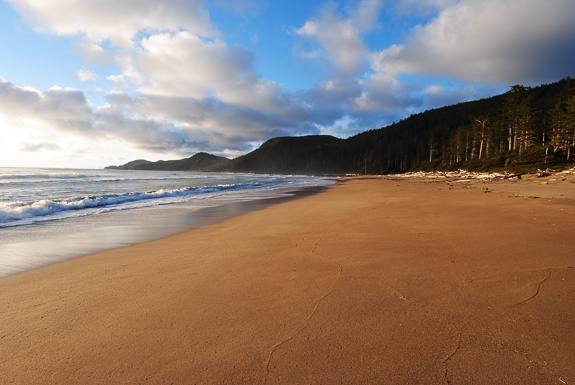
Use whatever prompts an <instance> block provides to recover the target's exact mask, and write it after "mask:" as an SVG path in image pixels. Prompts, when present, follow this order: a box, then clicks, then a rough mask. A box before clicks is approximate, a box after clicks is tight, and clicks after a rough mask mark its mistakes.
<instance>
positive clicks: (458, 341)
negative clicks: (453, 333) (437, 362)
mask: <svg viewBox="0 0 575 385" xmlns="http://www.w3.org/2000/svg"><path fill="white" fill-rule="evenodd" d="M450 325H451V326H453V327H454V328H455V330H457V346H456V347H455V350H454V351H453V352H452V353H451V354H450V355H449V356H447V358H446V359H445V360H444V361H443V365H444V368H445V372H444V373H443V378H444V379H445V383H447V384H451V380H450V379H449V369H447V364H448V362H449V361H450V360H451V359H452V358H453V356H455V355H456V354H457V352H458V351H459V349H460V348H461V331H460V330H459V328H458V327H457V326H455V325H454V324H451V323H450Z"/></svg>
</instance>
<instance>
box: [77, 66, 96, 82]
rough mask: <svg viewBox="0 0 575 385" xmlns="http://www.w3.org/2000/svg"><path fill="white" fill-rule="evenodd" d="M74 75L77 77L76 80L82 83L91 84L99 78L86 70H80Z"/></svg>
mask: <svg viewBox="0 0 575 385" xmlns="http://www.w3.org/2000/svg"><path fill="white" fill-rule="evenodd" d="M76 75H78V79H80V80H81V81H83V82H93V81H94V80H98V79H99V77H98V75H96V74H95V73H94V72H92V71H90V70H87V69H86V68H80V69H79V70H78V71H76Z"/></svg>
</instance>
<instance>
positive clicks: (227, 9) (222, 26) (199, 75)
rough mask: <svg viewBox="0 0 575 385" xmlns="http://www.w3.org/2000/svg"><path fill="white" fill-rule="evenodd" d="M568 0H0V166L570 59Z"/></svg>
mask: <svg viewBox="0 0 575 385" xmlns="http://www.w3.org/2000/svg"><path fill="white" fill-rule="evenodd" d="M573 47H575V2H573V1H572V0H547V1H545V2H542V1H540V0H403V1H387V0H350V1H325V2H324V1H299V0H292V1H287V0H276V1H268V0H243V1H242V0H211V1H202V0H123V1H122V2H118V1H116V0H76V1H73V0H44V1H41V2H39V1H33V0H4V1H2V0H0V49H1V50H2V58H3V59H2V60H0V135H2V138H3V140H2V141H0V167H2V166H4V167H6V166H14V167H18V166H21V167H23V166H25V167H83V168H100V167H104V166H106V165H110V164H122V163H125V162H128V161H130V160H133V159H138V158H144V159H148V160H159V159H179V158H183V157H188V156H191V155H193V154H195V153H196V152H199V151H206V152H210V153H213V154H217V155H223V156H227V157H230V158H233V157H236V156H239V155H242V154H245V153H247V152H249V151H251V150H253V149H254V148H256V147H257V146H259V145H260V144H261V143H262V142H263V141H265V140H267V139H269V138H272V137H275V136H280V135H307V134H330V135H335V136H338V137H342V138H345V137H349V136H351V135H354V134H356V133H358V132H362V131H365V130H370V129H374V128H379V127H382V126H386V125H389V124H391V123H393V122H395V121H398V120H400V119H403V118H406V117H408V116H409V115H411V114H413V113H417V112H420V111H424V110H427V109H431V108H435V107H441V106H443V105H448V104H454V103H458V102H462V101H467V100H473V99H478V98H483V97H489V96H492V95H495V94H498V93H501V92H505V91H506V90H507V89H509V86H511V85H514V84H523V85H526V86H534V85H538V84H541V83H548V82H553V81H557V80H559V79H561V78H564V77H566V76H574V75H575V50H574V49H573Z"/></svg>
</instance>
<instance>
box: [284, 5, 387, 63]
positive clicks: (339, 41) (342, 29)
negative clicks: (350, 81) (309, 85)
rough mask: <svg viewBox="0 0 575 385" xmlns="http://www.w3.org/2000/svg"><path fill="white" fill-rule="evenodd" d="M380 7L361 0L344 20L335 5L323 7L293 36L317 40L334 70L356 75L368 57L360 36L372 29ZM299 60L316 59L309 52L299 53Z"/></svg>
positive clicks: (314, 53)
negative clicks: (304, 58)
mask: <svg viewBox="0 0 575 385" xmlns="http://www.w3.org/2000/svg"><path fill="white" fill-rule="evenodd" d="M381 6H382V5H381V2H380V1H379V0H363V1H361V2H360V3H358V5H357V7H356V8H354V9H351V10H349V11H348V14H347V17H344V16H342V15H341V14H340V13H338V5H337V3H327V4H326V5H324V6H323V8H322V9H321V11H320V14H319V17H317V18H315V19H312V20H308V21H307V22H306V23H305V24H304V25H303V26H302V27H301V28H299V29H297V30H295V34H297V35H299V36H302V37H305V38H308V39H312V40H317V42H318V43H319V45H320V46H321V47H322V48H323V50H324V51H325V55H326V57H327V58H328V59H329V60H330V62H332V63H333V64H334V66H335V67H336V68H337V69H338V70H340V71H344V72H347V73H356V72H358V71H360V70H362V69H363V68H364V67H365V64H366V59H367V55H368V54H369V50H368V49H367V48H366V46H365V45H364V43H363V41H362V39H361V35H362V34H363V33H365V32H368V31H369V30H371V29H372V28H373V27H374V25H375V23H376V22H377V19H378V17H379V12H380V9H381ZM301 56H302V57H308V58H309V57H314V58H315V57H317V56H318V55H317V52H316V51H312V52H311V53H309V52H307V53H306V52H303V53H302V54H301Z"/></svg>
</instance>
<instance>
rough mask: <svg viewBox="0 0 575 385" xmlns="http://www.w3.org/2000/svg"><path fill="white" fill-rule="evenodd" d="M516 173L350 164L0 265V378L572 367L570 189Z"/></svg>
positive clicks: (366, 374) (379, 374) (340, 379)
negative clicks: (378, 170)
mask: <svg viewBox="0 0 575 385" xmlns="http://www.w3.org/2000/svg"><path fill="white" fill-rule="evenodd" d="M501 183H507V181H502V182H501ZM522 183H523V182H518V183H515V184H513V188H512V190H514V191H515V193H513V194H510V192H509V188H507V189H501V190H502V191H498V184H492V185H489V188H490V191H492V193H491V194H484V193H483V191H484V185H483V184H482V183H481V182H478V181H475V182H474V181H472V182H471V183H466V184H461V183H460V184H452V185H450V184H448V183H445V182H442V181H429V180H421V179H417V178H413V179H408V178H405V179H401V180H393V179H381V178H372V179H361V178H356V179H353V180H348V181H346V182H344V183H342V184H339V185H337V186H334V187H332V188H330V189H329V190H328V191H327V192H325V193H321V194H317V195H314V196H310V197H305V198H302V199H298V200H294V201H290V202H287V203H281V204H278V205H274V206H270V207H267V208H265V209H263V210H260V211H254V212H250V213H246V214H243V215H241V216H238V217H234V218H230V219H227V220H225V221H222V222H220V223H217V224H214V225H210V226H204V227H199V228H194V229H192V230H190V231H187V232H184V233H181V234H177V235H174V236H170V237H167V238H164V239H161V240H157V241H153V242H147V243H142V244H137V245H134V246H130V247H126V248H121V249H116V250H110V251H105V252H101V253H98V254H94V255H90V256H86V257H81V258H77V259H74V260H71V261H66V262H63V263H59V264H56V265H51V266H47V267H44V268H40V269H37V270H33V271H29V272H26V273H22V274H18V275H15V276H11V277H8V278H4V279H1V280H0V293H1V294H0V352H2V354H1V356H0V383H11V384H39V383H53V384H57V383H66V384H89V383H98V384H118V383H150V384H166V383H174V384H194V383H198V384H200V383H203V384H219V383H245V384H264V383H266V384H273V383H276V384H301V383H310V384H334V383H338V384H339V383H344V384H351V383H356V384H360V383H363V384H368V383H378V384H399V383H401V384H445V383H450V384H470V383H473V384H497V383H499V384H501V383H516V384H519V383H521V384H561V383H567V384H573V383H575V348H574V347H575V300H574V293H575V269H574V267H575V253H574V252H573V251H574V247H573V246H574V244H575V241H574V238H573V235H574V234H575V214H573V212H575V201H574V200H573V199H568V198H564V197H561V198H543V199H529V197H528V196H524V195H525V194H524V195H522V193H521V191H522V188H523V186H524V185H523V184H522ZM524 183H525V186H532V185H531V184H529V183H531V182H528V181H525V182H524ZM505 186H511V185H505ZM572 186H573V184H565V189H570V190H569V191H572V189H573V187H572ZM538 188H542V187H538ZM503 190H504V191H503ZM528 190H529V191H531V190H532V189H528Z"/></svg>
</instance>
